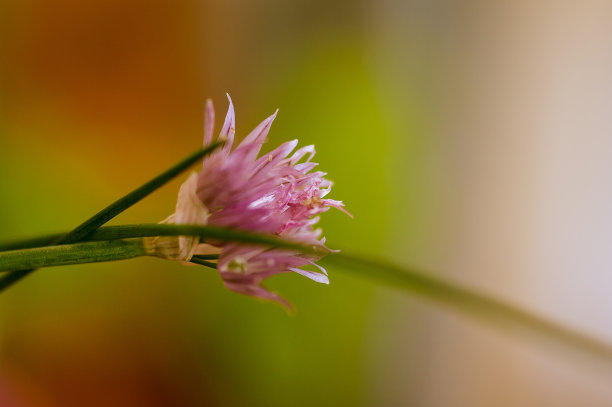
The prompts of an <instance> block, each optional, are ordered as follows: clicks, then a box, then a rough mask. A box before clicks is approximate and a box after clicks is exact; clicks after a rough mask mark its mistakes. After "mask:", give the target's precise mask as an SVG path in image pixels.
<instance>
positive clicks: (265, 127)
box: [240, 109, 278, 146]
mask: <svg viewBox="0 0 612 407" xmlns="http://www.w3.org/2000/svg"><path fill="white" fill-rule="evenodd" d="M277 113H278V109H276V111H275V112H274V114H272V115H271V116H270V117H268V118H266V119H265V120H264V121H263V122H261V123H259V125H257V127H255V129H254V130H253V131H252V132H251V133H249V135H248V136H246V137H245V139H244V140H242V143H240V146H242V145H245V144H250V143H259V144H263V142H264V141H265V140H266V136H267V135H268V132H269V131H270V126H272V122H273V121H274V119H276V114H277Z"/></svg>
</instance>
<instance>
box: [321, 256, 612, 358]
mask: <svg viewBox="0 0 612 407" xmlns="http://www.w3.org/2000/svg"><path fill="white" fill-rule="evenodd" d="M325 263H326V264H331V265H333V266H335V267H338V268H340V269H344V270H345V271H346V272H347V273H349V274H350V275H353V276H355V275H356V276H359V277H363V278H366V279H370V280H373V281H376V282H378V283H382V284H384V285H388V286H390V287H393V288H396V289H400V290H403V291H406V292H409V293H411V294H415V295H418V296H421V297H423V298H426V299H428V300H431V301H433V302H436V303H439V304H442V305H444V306H446V307H448V308H450V309H453V310H456V311H460V312H461V313H463V314H466V315H469V316H471V317H474V318H476V319H479V320H481V321H484V322H486V323H489V324H492V325H497V326H502V327H506V328H511V329H514V330H521V331H523V332H525V333H530V334H535V335H537V336H539V337H540V338H546V339H552V340H553V341H556V342H557V343H559V344H562V345H565V346H566V347H569V348H572V349H578V350H582V351H585V352H586V353H588V354H590V355H591V356H595V357H596V358H597V359H599V360H602V361H606V362H607V363H609V364H610V363H612V345H610V344H608V343H605V342H602V341H600V340H598V339H595V338H592V337H589V336H588V335H584V334H582V333H581V332H579V331H576V330H574V329H571V328H567V327H565V326H563V325H560V324H558V323H556V322H552V321H549V320H547V319H546V318H543V317H541V316H538V315H535V314H533V313H531V312H528V311H525V310H523V309H521V308H519V307H516V306H514V305H510V304H507V303H504V302H502V301H500V300H497V299H495V298H492V297H490V296H488V295H486V294H482V293H479V292H477V291H474V290H472V289H469V288H466V287H462V286H461V285H459V284H455V283H453V282H451V281H448V280H443V279H441V278H439V277H435V276H433V275H431V274H428V273H423V272H419V271H416V270H411V269H406V268H401V267H398V266H395V265H392V264H388V263H385V262H381V261H374V260H371V259H365V258H362V257H359V256H354V255H347V254H344V253H339V254H334V255H332V256H329V257H327V258H326V259H325Z"/></svg>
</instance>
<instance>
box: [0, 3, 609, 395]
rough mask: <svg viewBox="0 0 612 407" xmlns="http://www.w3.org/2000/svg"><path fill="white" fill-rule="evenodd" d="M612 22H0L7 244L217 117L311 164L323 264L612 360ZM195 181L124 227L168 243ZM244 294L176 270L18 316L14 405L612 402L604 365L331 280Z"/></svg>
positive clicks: (125, 278) (427, 18)
mask: <svg viewBox="0 0 612 407" xmlns="http://www.w3.org/2000/svg"><path fill="white" fill-rule="evenodd" d="M611 17H612V7H611V6H610V5H609V4H606V3H605V2H600V3H592V4H588V5H587V4H582V3H579V2H567V3H563V4H560V3H559V4H545V3H538V4H533V3H532V2H527V1H518V2H512V3H502V2H491V3H487V2H481V1H475V0H469V1H466V2H460V3H458V2H453V1H450V0H442V1H436V2H430V1H425V0H409V1H402V0H382V1H374V0H360V1H347V0H340V1H336V2H325V1H323V0H315V1H305V0H299V1H294V2H285V1H281V0H264V1H259V2H251V1H246V0H228V1H222V0H204V1H194V0H191V1H185V2H170V1H165V2H164V1H155V0H154V1H135V0H126V1H116V0H105V1H102V0H92V1H87V2H77V1H65V0H60V1H55V2H47V1H41V0H24V1H20V0H4V1H3V2H2V3H1V4H0V61H1V63H0V197H2V199H0V230H1V231H2V232H1V233H0V242H3V241H8V240H10V239H14V238H19V237H28V236H36V235H40V234H44V233H49V232H58V231H65V230H69V229H70V228H72V227H74V226H76V225H77V224H79V223H80V222H82V221H83V220H85V219H86V218H88V217H89V216H91V215H92V214H94V213H96V212H97V211H98V210H100V209H101V208H103V207H104V206H106V205H107V204H108V203H110V202H112V201H113V200H115V199H117V198H118V197H120V196H122V195H124V194H125V193H127V192H129V191H130V190H131V189H133V188H135V187H137V186H138V185H140V184H142V183H143V182H144V181H146V180H148V179H150V178H151V177H153V176H154V175H156V174H158V173H159V172H161V171H163V170H164V169H166V168H167V167H169V166H171V165H172V164H174V163H175V162H177V161H179V160H180V159H181V158H183V157H185V156H187V155H188V154H189V153H191V152H192V151H195V150H196V149H197V148H199V147H200V145H201V142H202V132H203V129H202V121H203V108H204V102H205V100H206V98H212V99H213V100H214V103H215V107H216V114H217V130H218V129H219V128H220V125H221V123H220V122H221V119H222V117H223V116H224V114H225V109H226V108H227V101H226V98H225V93H226V92H228V93H229V94H230V95H231V96H232V99H233V101H234V105H235V107H236V116H237V137H238V138H239V139H240V138H241V137H244V136H245V135H246V134H247V133H248V131H250V130H251V129H252V128H254V127H255V126H256V125H257V124H258V123H259V121H261V120H262V119H264V118H265V117H267V116H268V115H269V114H271V113H272V112H274V110H275V109H276V108H279V109H280V110H279V115H278V118H277V119H276V121H275V123H274V125H273V127H272V130H271V132H270V136H269V139H270V140H269V142H268V144H267V145H266V146H265V148H264V150H266V151H268V150H270V149H272V148H274V146H276V145H278V144H280V143H281V142H284V141H288V140H291V139H294V138H298V139H299V140H300V146H303V145H308V144H313V143H314V144H315V145H316V147H317V156H316V160H315V161H317V162H319V163H320V168H321V170H322V171H325V172H327V173H329V176H328V177H329V178H330V179H331V180H333V181H334V183H335V184H334V190H333V192H332V194H331V196H330V197H331V198H333V199H340V200H343V201H344V202H345V203H346V204H347V208H348V210H349V211H350V212H351V213H352V214H353V215H355V219H354V220H350V219H349V218H348V217H346V216H345V215H344V214H342V213H340V212H339V211H330V212H329V213H327V214H325V216H323V218H324V219H323V220H322V227H323V228H324V230H325V235H326V236H327V242H328V244H329V246H330V247H333V248H340V249H343V250H346V251H347V252H351V253H360V254H362V255H364V256H368V255H370V256H374V257H375V258H379V259H380V258H382V259H388V260H389V261H391V262H394V263H398V264H403V265H409V266H410V265H414V266H417V267H419V268H423V269H426V270H433V271H434V273H435V274H436V275H439V276H441V277H444V278H448V279H450V280H452V281H457V282H460V283H462V284H464V285H466V286H469V287H474V288H477V289H479V290H481V291H482V292H485V293H487V294H489V295H491V296H494V297H496V298H499V299H502V300H504V301H508V302H510V303H512V304H519V305H521V307H522V308H526V309H530V310H534V311H535V312H536V313H538V314H539V315H543V316H545V317H546V318H549V319H551V320H554V321H558V322H560V323H563V324H565V325H570V326H573V327H575V328H577V329H579V330H580V331H581V332H583V333H585V334H588V335H591V336H596V337H599V338H602V340H604V341H608V342H612V330H611V327H612V320H611V319H610V318H611V315H612V313H611V312H610V310H611V307H612V303H611V302H610V297H609V293H608V291H609V287H610V286H611V285H610V283H612V279H611V274H610V272H609V270H610V269H611V266H612V257H611V255H610V250H609V247H608V246H609V242H610V241H611V239H612V214H611V211H610V208H612V191H611V190H610V188H609V186H610V185H612V175H610V174H612V166H611V164H610V163H611V161H610V159H609V156H610V152H612V137H611V136H610V134H612V122H611V121H610V118H609V107H610V106H612V96H611V95H612V81H611V77H610V75H609V72H611V71H610V69H612V47H611V46H610V45H611V44H610V42H611V41H610V39H611V38H612V29H611V26H610V24H609V21H610V18H611ZM186 176H187V175H186V174H185V175H183V176H182V177H179V178H178V179H177V180H175V181H173V182H171V183H170V184H169V185H168V186H166V187H164V188H162V189H160V190H159V191H156V192H155V193H154V194H152V195H151V197H149V198H147V199H146V200H144V201H143V202H141V203H139V204H138V205H137V206H135V207H134V208H131V209H129V210H128V211H127V212H126V213H125V214H122V215H121V216H120V217H118V218H117V219H115V220H113V221H112V223H113V224H121V223H138V222H143V223H144V222H146V223H149V222H158V221H160V220H162V219H164V218H166V217H167V216H168V215H169V214H170V213H172V211H173V210H174V205H175V202H176V194H177V191H178V187H179V185H180V183H181V182H182V181H183V180H184V179H185V178H186ZM329 272H330V280H331V284H330V285H329V286H323V285H318V284H316V283H313V282H312V281H310V280H307V279H305V278H302V277H300V276H298V275H284V276H279V277H278V278H274V279H272V281H271V282H270V287H271V288H273V289H274V290H276V291H279V292H280V293H282V295H283V296H285V297H287V298H289V299H290V300H291V302H292V303H294V304H295V305H296V307H297V309H298V312H297V314H296V315H295V316H288V315H287V314H286V313H285V311H284V310H282V309H281V308H280V307H276V306H274V305H271V304H268V303H262V302H258V301H256V300H253V299H250V298H246V297H242V296H239V295H236V294H233V293H231V292H229V291H227V290H226V289H225V287H224V286H223V284H222V282H221V281H220V278H219V277H218V275H217V274H216V273H215V272H214V271H213V270H205V269H203V268H201V267H183V266H182V265H180V264H176V263H173V262H167V261H163V260H161V259H153V258H142V259H135V260H128V261H122V262H117V263H102V264H90V265H78V266H67V267H56V268H49V269H45V270H39V271H37V272H36V273H34V274H33V275H31V276H29V277H28V278H27V279H26V280H24V281H23V282H20V283H19V284H17V285H15V286H14V287H12V288H11V289H10V290H7V291H6V292H3V293H2V294H1V295H0V407H22V406H28V407H29V406H41V407H56V406H62V407H69V406H245V405H248V406H266V407H269V406H334V407H339V406H351V407H352V406H389V407H391V406H432V407H433V406H436V407H437V406H470V407H473V406H491V405H495V406H502V407H503V406H516V405H520V406H538V407H539V406H544V405H554V406H574V405H585V406H587V405H588V406H609V405H612V391H611V388H610V386H609V379H610V376H609V371H605V370H604V369H601V368H600V367H599V366H597V365H596V364H593V363H589V362H587V361H584V360H582V359H579V358H574V357H573V356H572V355H569V354H567V353H564V352H563V351H559V350H554V349H548V348H547V346H546V345H543V344H541V343H539V342H537V341H532V340H531V339H530V338H527V337H523V336H520V335H513V334H512V333H509V332H500V331H496V330H494V329H492V328H490V327H487V326H481V325H479V324H477V323H475V322H474V321H472V320H471V319H469V318H467V317H465V316H462V315H459V314H457V313H454V312H453V311H452V310H451V312H449V310H445V309H443V308H439V307H437V306H433V307H432V305H431V304H430V303H425V302H422V301H421V300H419V299H418V298H416V297H412V296H411V295H408V294H407V293H405V292H400V291H396V290H393V289H389V288H384V287H380V286H377V285H375V284H373V283H372V282H370V281H366V280H362V279H360V278H358V277H356V276H354V275H351V273H350V272H349V273H341V272H340V271H339V270H333V269H331V270H329Z"/></svg>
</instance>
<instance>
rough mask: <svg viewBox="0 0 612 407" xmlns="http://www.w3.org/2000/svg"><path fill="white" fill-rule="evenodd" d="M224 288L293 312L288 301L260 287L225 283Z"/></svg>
mask: <svg viewBox="0 0 612 407" xmlns="http://www.w3.org/2000/svg"><path fill="white" fill-rule="evenodd" d="M225 287H227V288H228V289H229V290H231V291H233V292H235V293H238V294H244V295H247V296H249V297H256V298H260V299H262V300H266V301H272V302H276V303H277V304H280V305H281V306H283V307H284V308H285V309H286V310H287V311H292V310H293V306H292V305H291V303H290V302H289V301H287V300H286V299H284V298H283V297H281V296H280V295H278V294H276V293H273V292H272V291H270V290H268V289H266V288H264V287H262V286H259V285H244V284H234V283H227V282H226V283H225Z"/></svg>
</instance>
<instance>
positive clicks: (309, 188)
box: [166, 95, 350, 307]
mask: <svg viewBox="0 0 612 407" xmlns="http://www.w3.org/2000/svg"><path fill="white" fill-rule="evenodd" d="M228 99H229V109H228V111H227V115H226V117H225V121H224V124H223V127H222V128H221V132H220V133H219V136H218V137H217V139H218V140H222V141H224V143H225V144H224V145H223V147H221V148H219V149H218V150H216V151H215V152H213V153H212V154H211V155H210V156H208V157H206V158H205V159H204V163H203V167H202V170H201V171H200V172H199V173H197V174H196V173H194V174H192V175H191V176H190V177H189V179H188V180H187V181H186V182H185V183H184V184H183V185H182V186H181V189H180V192H179V196H178V201H177V205H176V212H175V213H174V215H171V216H170V218H168V219H166V222H171V223H177V224H200V225H213V226H219V227H227V228H235V229H241V230H247V231H251V232H258V233H268V234H274V235H276V236H279V237H282V238H286V239H288V240H291V241H294V242H298V243H302V244H305V245H311V246H316V247H321V248H325V246H324V243H325V239H324V238H322V237H321V234H322V231H321V229H317V228H315V225H316V223H317V221H318V220H319V218H318V216H317V215H319V214H321V213H323V212H325V211H327V210H329V208H332V207H333V208H338V209H340V210H342V211H343V212H345V213H347V214H348V212H346V211H345V210H344V204H343V203H342V202H341V201H336V200H333V199H327V198H325V196H326V195H327V194H328V193H329V192H330V190H331V186H332V183H331V181H329V180H327V179H325V178H324V177H325V175H326V174H325V173H323V172H320V171H314V172H311V171H312V170H313V169H314V168H315V167H316V166H317V164H316V163H314V162H312V161H311V160H312V158H313V157H314V155H315V149H314V146H312V145H310V146H306V147H302V148H300V149H298V150H296V151H295V152H293V154H291V152H292V151H294V150H295V148H296V147H297V144H298V141H297V140H292V141H289V142H286V143H284V144H282V145H280V146H279V147H278V148H276V149H274V150H273V151H271V152H270V153H268V154H264V155H263V156H261V157H259V158H258V157H257V156H258V155H259V153H260V150H261V148H262V146H263V144H264V142H265V141H266V136H267V134H268V131H269V130H270V126H271V125H272V122H273V121H274V119H275V118H276V114H277V112H278V111H277V112H275V113H274V114H273V115H271V116H270V117H268V118H266V119H265V120H264V121H263V122H261V123H260V124H259V125H258V126H257V127H256V128H255V129H254V130H253V131H252V132H251V133H249V134H248V135H247V136H246V137H245V138H244V140H243V141H242V142H241V143H239V144H238V145H237V146H236V147H235V148H232V147H234V146H233V145H234V136H235V116H234V107H233V105H232V101H231V99H230V98H229V95H228ZM214 116H215V114H214V109H213V105H212V102H211V101H210V100H208V101H207V102H206V109H205V115H204V117H205V120H204V146H205V147H206V146H208V145H210V144H211V143H212V142H213V141H214V137H213V132H214ZM349 216H350V214H349ZM178 246H179V247H178V254H177V255H176V256H175V259H176V260H182V261H189V260H190V259H191V258H192V256H193V255H194V254H203V253H206V254H209V253H219V254H220V257H219V260H218V263H217V269H218V271H219V274H220V275H221V277H222V279H223V281H224V283H225V286H226V287H227V288H228V289H230V290H232V291H235V292H238V293H241V294H245V295H249V296H253V297H258V298H262V299H267V300H272V301H276V302H278V303H281V304H282V305H285V306H287V307H290V305H289V303H288V302H287V301H286V300H285V299H283V298H282V297H280V296H279V295H278V294H275V293H273V292H271V291H269V290H267V289H266V288H265V287H263V286H262V282H263V281H264V280H265V279H266V278H268V277H271V276H273V275H276V274H280V273H287V272H294V273H298V274H301V275H303V276H305V277H308V278H310V279H312V280H314V281H316V282H319V283H324V284H328V283H329V280H328V278H327V273H326V271H325V269H323V268H322V267H320V266H318V265H317V264H316V261H318V260H319V259H320V258H321V257H322V256H321V255H312V254H304V253H299V252H295V251H289V250H285V249H277V248H266V247H262V246H253V245H246V244H240V243H234V242H212V243H211V242H207V243H203V242H200V241H199V239H198V238H193V237H181V238H180V239H179V245H178ZM326 251H329V250H328V249H326ZM309 265H310V266H314V267H316V268H318V270H319V271H310V270H303V269H302V268H301V267H304V266H309Z"/></svg>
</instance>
